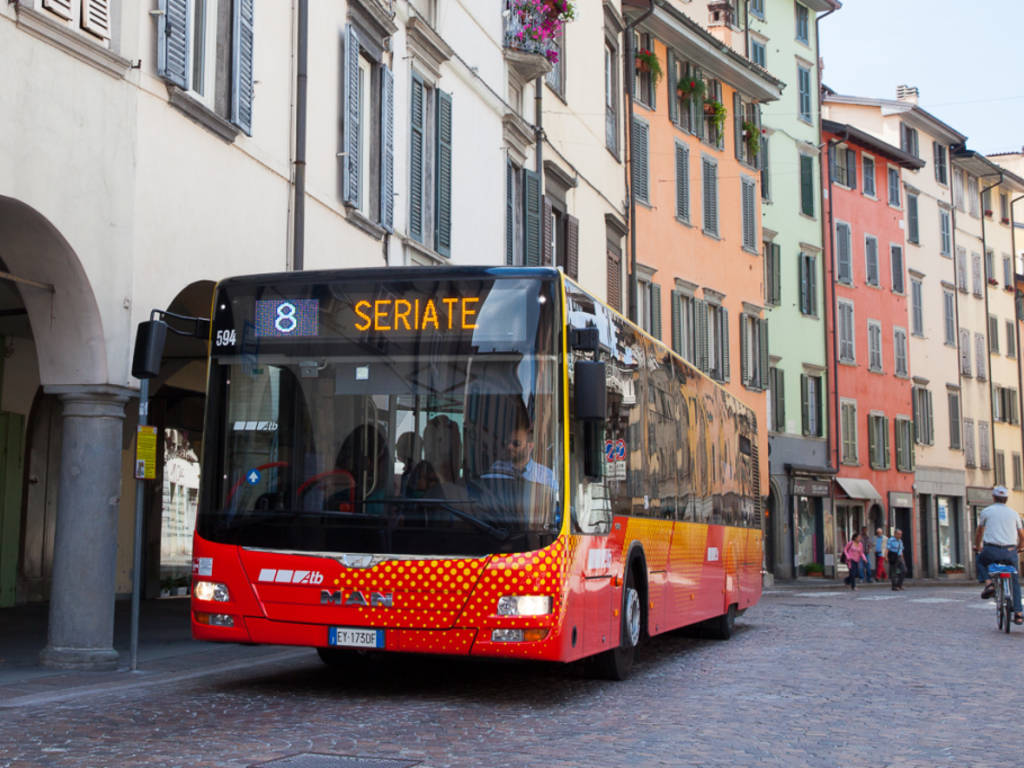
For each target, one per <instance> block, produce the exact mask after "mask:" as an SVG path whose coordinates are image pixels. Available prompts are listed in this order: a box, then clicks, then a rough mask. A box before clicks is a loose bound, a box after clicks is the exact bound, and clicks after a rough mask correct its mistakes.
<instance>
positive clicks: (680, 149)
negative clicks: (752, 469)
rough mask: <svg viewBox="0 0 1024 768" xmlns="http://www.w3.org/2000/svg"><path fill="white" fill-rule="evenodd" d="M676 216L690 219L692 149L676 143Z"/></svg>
mask: <svg viewBox="0 0 1024 768" xmlns="http://www.w3.org/2000/svg"><path fill="white" fill-rule="evenodd" d="M676 216H677V217H678V218H680V219H682V220H683V221H689V220H690V150H689V148H688V147H687V146H686V145H685V144H679V143H677V144H676Z"/></svg>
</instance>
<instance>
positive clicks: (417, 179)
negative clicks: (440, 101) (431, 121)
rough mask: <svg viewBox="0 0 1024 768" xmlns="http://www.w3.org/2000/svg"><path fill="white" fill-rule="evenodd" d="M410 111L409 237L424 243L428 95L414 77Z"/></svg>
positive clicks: (418, 80) (419, 80)
mask: <svg viewBox="0 0 1024 768" xmlns="http://www.w3.org/2000/svg"><path fill="white" fill-rule="evenodd" d="M410 90H411V92H412V95H411V100H412V104H411V106H410V111H409V130H410V135H409V237H411V238H412V239H413V240H416V241H417V242H421V243H422V242H423V171H424V169H423V148H424V145H423V143H424V140H425V139H424V136H425V131H424V129H425V127H426V103H425V99H426V94H425V92H424V87H423V81H422V80H421V79H420V78H419V77H418V76H417V75H415V74H413V76H412V87H411V89H410Z"/></svg>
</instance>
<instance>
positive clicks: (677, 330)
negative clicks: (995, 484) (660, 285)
mask: <svg viewBox="0 0 1024 768" xmlns="http://www.w3.org/2000/svg"><path fill="white" fill-rule="evenodd" d="M672 351H674V352H675V353H676V354H680V355H681V354H682V353H683V318H682V307H680V306H679V291H672Z"/></svg>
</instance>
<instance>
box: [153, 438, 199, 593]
mask: <svg viewBox="0 0 1024 768" xmlns="http://www.w3.org/2000/svg"><path fill="white" fill-rule="evenodd" d="M162 498H163V512H162V515H161V520H160V583H161V587H162V590H161V592H162V593H164V594H166V593H167V591H168V590H170V594H174V593H175V590H178V589H181V588H182V587H185V586H187V583H188V576H189V573H190V566H191V562H192V532H193V530H194V529H195V525H196V509H197V506H198V500H199V457H198V456H197V455H196V451H195V450H194V449H193V448H192V445H191V443H190V442H189V439H188V434H187V433H186V432H184V431H183V430H178V429H166V430H164V473H163V495H162Z"/></svg>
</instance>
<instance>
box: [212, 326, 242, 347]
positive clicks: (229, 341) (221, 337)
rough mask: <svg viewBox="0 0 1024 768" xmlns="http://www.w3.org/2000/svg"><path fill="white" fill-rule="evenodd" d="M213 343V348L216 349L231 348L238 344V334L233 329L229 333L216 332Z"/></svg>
mask: <svg viewBox="0 0 1024 768" xmlns="http://www.w3.org/2000/svg"><path fill="white" fill-rule="evenodd" d="M213 343H214V346H218V347H233V346H235V344H237V343H238V334H237V332H236V331H235V330H233V329H232V330H230V331H217V335H216V336H215V337H214V341H213Z"/></svg>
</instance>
